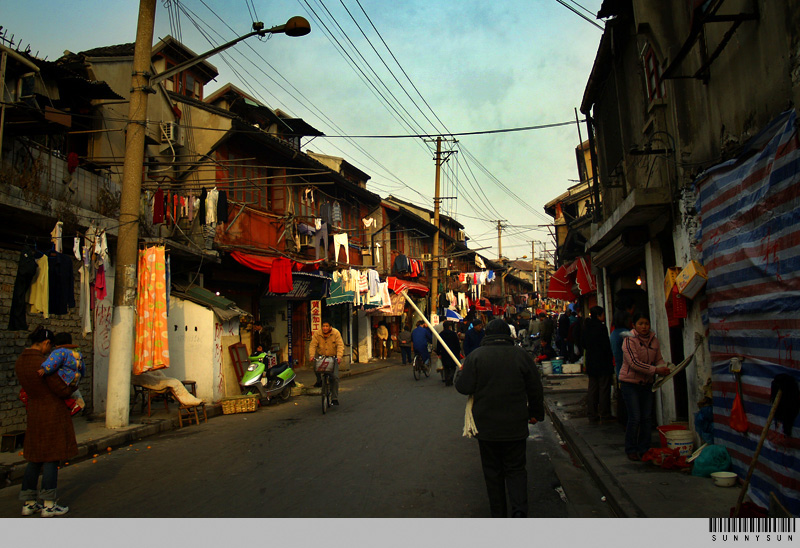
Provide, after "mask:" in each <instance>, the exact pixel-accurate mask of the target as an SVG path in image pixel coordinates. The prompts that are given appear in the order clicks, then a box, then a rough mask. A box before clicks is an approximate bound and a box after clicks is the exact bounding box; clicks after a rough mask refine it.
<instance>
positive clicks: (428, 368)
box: [422, 362, 431, 377]
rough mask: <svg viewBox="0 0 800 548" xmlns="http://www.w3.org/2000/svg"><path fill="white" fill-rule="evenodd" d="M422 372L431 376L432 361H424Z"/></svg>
mask: <svg viewBox="0 0 800 548" xmlns="http://www.w3.org/2000/svg"><path fill="white" fill-rule="evenodd" d="M422 372H423V373H425V376H426V377H430V376H431V362H428V363H425V362H422Z"/></svg>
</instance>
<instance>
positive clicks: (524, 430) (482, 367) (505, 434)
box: [455, 320, 544, 518]
mask: <svg viewBox="0 0 800 548" xmlns="http://www.w3.org/2000/svg"><path fill="white" fill-rule="evenodd" d="M485 331H486V336H485V337H484V339H483V342H482V344H481V346H480V348H478V349H476V350H474V351H472V352H471V353H470V354H469V356H467V358H466V360H465V361H464V367H463V369H462V370H461V371H459V372H458V373H457V374H456V380H455V385H456V390H458V391H459V392H460V393H462V394H467V395H471V396H473V398H474V400H473V407H472V415H473V417H474V419H475V426H476V427H477V430H478V433H477V434H476V436H475V437H476V438H477V439H478V446H479V448H480V454H481V465H482V468H483V477H484V480H485V481H486V491H487V493H488V495H489V506H490V508H491V514H492V517H493V518H495V517H507V516H508V508H507V505H506V490H508V498H509V500H510V502H511V517H515V518H524V517H527V515H528V474H527V471H526V470H525V462H526V454H525V453H526V447H525V444H526V443H527V441H526V440H527V438H528V423H530V424H535V423H536V422H537V421H541V420H544V399H543V395H542V380H541V378H540V377H539V371H538V369H537V368H536V365H535V364H534V362H533V358H532V357H531V356H530V354H528V353H527V352H526V351H525V350H523V349H522V348H520V347H518V346H516V345H514V341H513V340H512V339H511V331H510V330H509V329H508V325H507V324H506V322H504V321H503V320H493V321H491V322H489V325H487V326H486V330H485Z"/></svg>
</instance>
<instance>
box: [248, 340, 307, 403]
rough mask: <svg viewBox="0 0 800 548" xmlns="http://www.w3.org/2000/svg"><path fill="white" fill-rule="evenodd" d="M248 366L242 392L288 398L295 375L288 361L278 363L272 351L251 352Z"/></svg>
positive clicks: (270, 397)
mask: <svg viewBox="0 0 800 548" xmlns="http://www.w3.org/2000/svg"><path fill="white" fill-rule="evenodd" d="M249 359H250V366H249V367H248V368H247V371H245V372H244V376H243V377H242V380H241V381H240V382H239V384H241V386H242V394H258V396H259V397H260V398H262V399H263V398H266V399H267V400H270V399H272V398H273V397H275V396H278V397H280V398H281V399H282V400H288V399H289V397H290V396H291V395H292V386H294V379H295V377H296V376H297V375H296V374H295V372H294V369H292V366H291V364H290V363H289V362H283V363H280V364H278V363H277V362H278V360H277V358H276V356H275V354H273V353H272V352H263V351H262V352H259V351H256V352H253V353H252V354H251V355H250V358H249Z"/></svg>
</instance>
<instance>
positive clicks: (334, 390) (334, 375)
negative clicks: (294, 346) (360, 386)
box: [308, 320, 344, 405]
mask: <svg viewBox="0 0 800 548" xmlns="http://www.w3.org/2000/svg"><path fill="white" fill-rule="evenodd" d="M308 354H309V357H310V359H311V361H312V362H314V363H316V359H317V356H321V357H334V356H335V357H336V364H335V365H334V366H333V371H332V372H331V373H329V375H330V376H331V405H339V364H340V363H342V356H344V341H342V334H341V333H339V330H338V329H336V328H334V327H332V326H331V322H329V321H327V320H325V321H323V322H322V330H321V331H317V332H316V333H314V334H313V335H312V336H311V345H310V346H309V348H308ZM314 374H315V375H316V376H317V382H316V383H315V384H314V386H315V387H317V388H318V387H320V386H322V374H321V373H319V372H318V371H316V367H315V371H314Z"/></svg>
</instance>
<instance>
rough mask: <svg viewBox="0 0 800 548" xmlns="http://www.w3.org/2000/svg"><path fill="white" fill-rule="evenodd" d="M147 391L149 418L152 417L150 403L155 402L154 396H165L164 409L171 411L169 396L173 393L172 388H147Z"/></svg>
mask: <svg viewBox="0 0 800 548" xmlns="http://www.w3.org/2000/svg"><path fill="white" fill-rule="evenodd" d="M145 390H147V416H148V417H149V416H150V414H151V413H150V402H151V401H152V400H153V396H159V395H161V396H163V397H164V409H166V410H167V411H169V395H170V392H172V389H171V388H164V389H161V390H154V389H152V388H145Z"/></svg>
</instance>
